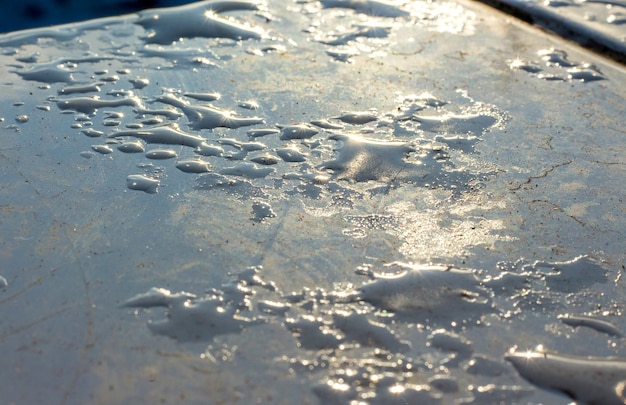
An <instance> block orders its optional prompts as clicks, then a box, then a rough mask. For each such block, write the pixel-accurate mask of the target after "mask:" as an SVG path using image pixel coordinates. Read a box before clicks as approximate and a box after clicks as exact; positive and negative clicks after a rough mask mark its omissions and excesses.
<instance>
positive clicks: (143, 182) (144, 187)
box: [126, 174, 161, 194]
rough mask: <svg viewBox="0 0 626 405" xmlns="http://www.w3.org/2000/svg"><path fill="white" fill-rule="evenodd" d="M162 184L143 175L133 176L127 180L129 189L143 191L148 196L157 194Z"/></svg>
mask: <svg viewBox="0 0 626 405" xmlns="http://www.w3.org/2000/svg"><path fill="white" fill-rule="evenodd" d="M160 183H161V182H160V181H159V180H157V179H153V178H150V177H148V176H144V175H143V174H131V175H130V176H128V177H127V178H126V186H127V187H128V188H129V189H131V190H138V191H143V192H146V193H148V194H156V193H157V192H158V189H159V184H160Z"/></svg>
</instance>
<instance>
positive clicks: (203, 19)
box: [135, 0, 263, 45]
mask: <svg viewBox="0 0 626 405" xmlns="http://www.w3.org/2000/svg"><path fill="white" fill-rule="evenodd" d="M259 9H260V4H259V3H254V2H248V1H238V0H233V1H204V2H199V3H194V4H190V5H187V6H181V7H175V8H158V9H152V10H146V11H143V12H141V13H139V19H138V20H137V21H135V23H136V24H139V25H141V26H142V27H144V28H145V29H146V30H148V34H147V35H146V37H145V38H144V40H145V41H146V42H147V43H155V44H162V45H167V44H171V43H172V42H174V41H178V40H179V39H180V38H194V37H205V38H230V39H236V40H238V39H250V38H253V39H260V38H261V37H262V36H263V31H262V30H261V29H260V28H256V27H250V26H247V25H244V24H242V23H237V22H235V21H232V20H229V19H224V18H221V17H220V16H219V15H218V13H222V12H227V11H233V10H259Z"/></svg>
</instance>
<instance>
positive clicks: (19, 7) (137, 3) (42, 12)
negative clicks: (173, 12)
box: [0, 0, 193, 32]
mask: <svg viewBox="0 0 626 405" xmlns="http://www.w3.org/2000/svg"><path fill="white" fill-rule="evenodd" d="M192 2H193V0H95V1H94V0H0V9H1V10H2V13H0V32H12V31H17V30H22V29H27V28H34V27H42V26H48V25H57V24H64V23H70V22H75V21H82V20H89V19H92V18H99V17H106V16H114V15H120V14H128V13H132V12H134V11H138V10H144V9H147V8H155V7H168V6H177V5H181V4H185V3H192Z"/></svg>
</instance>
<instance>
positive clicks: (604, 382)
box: [506, 347, 626, 405]
mask: <svg viewBox="0 0 626 405" xmlns="http://www.w3.org/2000/svg"><path fill="white" fill-rule="evenodd" d="M506 360H508V361H509V362H510V363H511V364H513V366H514V367H515V369H516V370H517V371H518V372H519V373H520V375H521V376H522V377H524V378H525V379H527V380H528V381H530V382H531V383H533V384H536V385H538V386H540V387H543V388H546V389H551V390H557V391H561V392H563V393H564V394H566V395H567V396H569V397H570V398H572V399H573V400H574V401H577V402H578V403H581V404H603V405H623V404H624V403H626V359H617V358H593V357H577V356H565V355H560V354H556V353H551V352H548V351H544V350H543V348H541V347H539V348H537V349H536V350H533V351H527V352H517V351H514V352H511V353H509V354H507V356H506Z"/></svg>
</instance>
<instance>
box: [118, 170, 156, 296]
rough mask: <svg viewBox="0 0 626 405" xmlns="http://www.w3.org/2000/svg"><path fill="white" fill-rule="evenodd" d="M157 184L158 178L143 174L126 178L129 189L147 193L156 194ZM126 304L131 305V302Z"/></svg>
mask: <svg viewBox="0 0 626 405" xmlns="http://www.w3.org/2000/svg"><path fill="white" fill-rule="evenodd" d="M159 184H160V181H159V180H157V179H153V178H150V177H147V176H144V175H143V174H131V175H130V176H128V177H127V178H126V186H127V187H128V188H129V189H131V190H138V191H143V192H146V193H148V194H156V193H157V192H158V188H159ZM131 302H132V300H131ZM127 305H129V306H131V304H127ZM144 305H145V304H144Z"/></svg>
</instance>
